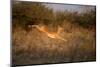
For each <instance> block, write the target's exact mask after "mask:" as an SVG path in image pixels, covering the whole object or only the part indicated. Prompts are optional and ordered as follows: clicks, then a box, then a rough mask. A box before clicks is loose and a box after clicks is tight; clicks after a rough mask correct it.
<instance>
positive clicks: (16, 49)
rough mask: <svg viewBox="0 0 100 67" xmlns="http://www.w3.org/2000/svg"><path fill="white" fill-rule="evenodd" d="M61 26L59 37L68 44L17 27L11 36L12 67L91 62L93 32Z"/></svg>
mask: <svg viewBox="0 0 100 67" xmlns="http://www.w3.org/2000/svg"><path fill="white" fill-rule="evenodd" d="M62 27H63V28H64V31H63V32H62V33H61V36H62V37H64V38H66V39H67V40H68V41H62V40H58V39H52V38H49V37H48V36H47V35H45V34H44V33H43V32H40V31H38V30H37V29H35V28H33V29H32V30H31V31H29V32H27V31H25V30H24V29H22V28H21V27H17V28H16V29H15V30H14V32H13V35H12V39H13V40H12V41H13V44H12V48H13V64H16V65H24V64H25V65H26V64H42V63H58V62H77V61H94V60H95V58H96V56H95V53H96V52H95V51H96V47H95V46H96V43H95V32H93V31H89V30H87V29H84V28H81V27H80V26H77V25H73V24H71V23H70V22H66V23H65V21H64V24H63V25H62ZM51 29H53V27H52V28H51Z"/></svg>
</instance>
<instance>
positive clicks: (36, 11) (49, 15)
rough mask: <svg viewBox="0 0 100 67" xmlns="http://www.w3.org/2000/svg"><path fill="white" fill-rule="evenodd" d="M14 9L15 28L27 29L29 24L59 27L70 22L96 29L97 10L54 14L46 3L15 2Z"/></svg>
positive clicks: (66, 11)
mask: <svg viewBox="0 0 100 67" xmlns="http://www.w3.org/2000/svg"><path fill="white" fill-rule="evenodd" d="M12 8H13V9H12V19H13V20H12V21H13V23H12V24H13V27H17V26H21V27H23V28H24V29H25V28H27V25H29V24H40V23H43V24H45V25H49V24H52V25H59V24H62V23H63V21H70V22H71V23H73V24H78V25H79V26H81V27H84V28H87V29H92V28H93V29H94V28H95V24H96V9H95V8H94V9H91V10H87V11H86V12H83V13H78V12H71V11H68V10H65V11H58V12H53V9H50V8H49V7H46V5H44V3H37V2H34V3H33V2H13V4H12ZM84 11H85V9H84Z"/></svg>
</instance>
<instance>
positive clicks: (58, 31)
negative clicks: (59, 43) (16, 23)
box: [29, 25, 67, 41]
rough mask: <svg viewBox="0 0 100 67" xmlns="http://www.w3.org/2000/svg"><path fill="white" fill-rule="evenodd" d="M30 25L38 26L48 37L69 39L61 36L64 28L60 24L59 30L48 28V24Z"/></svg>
mask: <svg viewBox="0 0 100 67" xmlns="http://www.w3.org/2000/svg"><path fill="white" fill-rule="evenodd" d="M29 27H35V28H37V30H39V31H41V32H44V33H45V34H46V35H47V36H48V37H50V38H53V39H60V40H63V41H67V40H66V39H65V38H63V37H61V36H60V33H61V31H62V30H63V28H61V27H60V26H58V30H57V32H51V31H49V30H48V28H46V26H44V25H43V26H39V25H29Z"/></svg>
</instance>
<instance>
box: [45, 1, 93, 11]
mask: <svg viewBox="0 0 100 67" xmlns="http://www.w3.org/2000/svg"><path fill="white" fill-rule="evenodd" d="M45 5H46V7H49V8H52V9H53V10H54V11H55V12H56V11H64V10H69V11H78V12H82V11H83V10H84V9H88V10H90V9H94V6H92V5H88V6H86V5H73V4H55V3H51V4H50V3H45ZM85 6H86V7H85Z"/></svg>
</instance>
